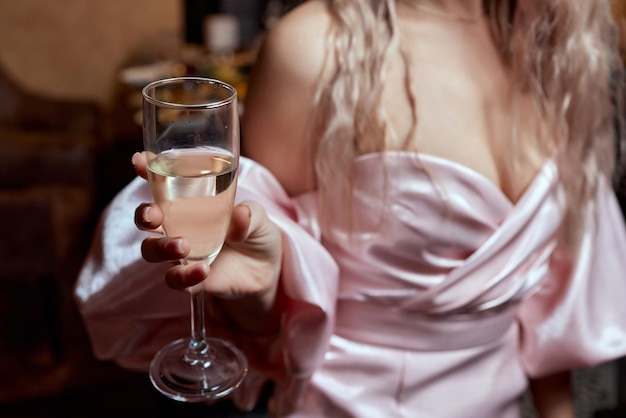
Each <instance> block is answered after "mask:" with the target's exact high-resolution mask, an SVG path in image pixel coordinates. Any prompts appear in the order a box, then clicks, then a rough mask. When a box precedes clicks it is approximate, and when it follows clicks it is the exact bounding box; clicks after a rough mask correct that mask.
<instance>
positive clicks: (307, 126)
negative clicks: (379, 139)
mask: <svg viewBox="0 0 626 418" xmlns="http://www.w3.org/2000/svg"><path fill="white" fill-rule="evenodd" d="M331 22H332V19H331V15H330V13H329V11H328V9H327V6H326V3H325V2H324V1H321V0H311V1H307V2H305V3H304V4H302V5H300V6H298V7H297V8H295V9H293V10H292V11H291V12H289V13H288V14H287V15H285V16H283V17H282V18H281V19H280V20H279V21H278V22H277V23H276V24H275V25H274V26H273V27H272V28H271V30H270V31H269V33H268V34H267V35H266V37H265V39H264V42H263V46H262V48H261V50H260V52H259V55H258V58H257V61H256V62H255V65H254V68H253V72H252V76H251V78H250V82H249V85H248V93H247V95H246V101H245V110H244V114H243V119H242V152H243V154H244V155H246V156H248V157H250V158H252V159H254V160H256V161H257V162H259V163H261V164H263V165H264V166H266V167H267V168H268V169H269V170H270V171H271V172H272V173H273V174H274V175H275V176H276V178H277V179H278V180H279V181H280V182H281V184H282V185H283V186H284V188H285V190H286V191H287V192H288V193H289V194H291V195H296V194H299V193H302V192H306V191H308V190H311V189H313V188H314V187H315V176H314V170H313V153H312V152H311V151H312V143H313V141H312V136H311V115H313V114H314V113H315V93H316V91H317V86H318V85H319V83H320V82H323V81H322V79H323V77H324V74H325V71H326V69H327V68H328V67H327V66H326V64H327V61H326V59H327V58H328V56H327V52H328V51H327V45H326V38H327V37H326V33H327V31H328V29H329V28H330V25H331Z"/></svg>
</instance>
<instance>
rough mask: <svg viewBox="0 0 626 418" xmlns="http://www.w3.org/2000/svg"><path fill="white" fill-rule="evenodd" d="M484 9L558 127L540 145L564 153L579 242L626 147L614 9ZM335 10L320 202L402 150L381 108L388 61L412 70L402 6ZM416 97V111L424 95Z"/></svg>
mask: <svg viewBox="0 0 626 418" xmlns="http://www.w3.org/2000/svg"><path fill="white" fill-rule="evenodd" d="M483 4H484V11H485V13H486V15H487V16H488V17H489V19H490V22H491V24H492V27H493V31H494V34H495V38H496V40H497V43H498V46H499V49H500V52H501V54H502V57H503V58H504V60H505V62H506V63H507V65H509V67H510V69H511V71H512V72H513V76H514V80H515V81H516V83H518V87H519V89H518V90H519V91H524V92H526V93H529V94H530V96H531V97H532V98H533V100H534V103H535V108H536V110H537V113H538V117H539V118H541V119H542V120H544V121H546V122H547V124H548V126H549V131H550V135H546V137H545V138H542V137H540V138H537V140H538V143H537V144H535V145H536V146H537V149H538V150H543V151H544V152H545V153H546V157H548V155H547V153H548V152H551V151H549V150H554V149H555V148H556V151H557V153H556V155H557V157H556V158H557V164H558V167H559V175H560V177H561V180H562V183H563V184H564V188H565V196H566V205H565V208H566V209H565V213H564V221H563V223H562V227H561V232H562V233H561V235H562V236H561V238H562V240H563V241H564V242H565V243H566V244H568V245H571V244H575V243H576V242H577V240H578V238H579V236H580V232H581V229H582V226H581V225H583V224H584V222H582V221H583V220H584V219H585V217H586V216H587V215H588V214H589V213H590V212H591V211H592V210H589V209H590V208H591V206H592V205H591V202H592V196H593V194H594V191H595V187H596V185H597V178H598V176H600V175H606V176H609V177H612V176H613V174H614V171H615V170H614V169H615V168H616V167H617V165H616V164H615V162H616V161H618V160H619V161H621V160H622V159H621V158H618V157H620V156H621V157H623V155H624V149H625V148H624V137H623V135H618V134H617V132H618V131H621V130H622V129H619V128H620V127H623V123H622V122H621V120H622V116H623V105H622V101H623V97H622V91H621V90H622V84H623V62H622V60H621V58H620V55H619V45H618V44H619V35H618V31H617V27H616V25H615V22H614V19H613V16H612V13H611V5H610V1H609V0H597V1H589V0H524V1H520V2H517V1H515V0H484V2H483ZM328 7H329V10H330V11H331V13H332V15H333V17H334V21H335V22H334V25H333V26H332V31H331V33H330V34H329V36H328V42H329V47H330V49H331V51H332V56H331V57H330V58H331V60H332V62H334V63H335V66H334V68H335V70H334V73H333V76H332V78H331V80H330V82H329V83H327V84H325V85H321V87H320V89H319V91H318V95H317V98H316V100H317V103H318V106H317V109H318V114H317V115H316V119H315V120H316V128H317V129H316V135H317V138H318V140H317V142H316V144H315V146H316V147H317V150H316V165H315V169H316V175H317V181H318V187H319V190H320V196H321V199H324V198H325V196H326V195H327V193H329V191H330V190H332V189H336V188H337V187H339V188H341V189H342V190H343V191H344V192H345V193H344V195H345V196H346V197H347V198H348V200H349V196H350V190H351V185H352V174H351V173H352V170H351V167H352V162H353V161H354V159H355V157H357V156H358V155H361V154H364V153H368V152H377V151H383V150H385V149H386V147H387V146H388V145H387V144H390V143H397V142H395V141H390V140H389V139H390V136H393V135H394V133H393V130H392V129H391V127H390V125H389V123H388V121H387V118H386V115H385V114H384V110H383V108H382V104H381V102H382V101H381V96H382V89H383V86H382V80H383V79H384V73H385V70H386V64H387V61H388V58H389V57H390V55H391V54H392V53H396V52H397V51H399V52H400V53H401V54H402V56H403V57H404V58H405V64H406V65H407V66H408V65H409V63H408V59H407V58H406V56H405V54H404V53H403V52H402V48H401V47H400V42H399V37H400V32H399V28H398V19H397V13H396V0H328ZM406 73H407V77H410V76H409V75H408V74H409V73H410V72H409V71H406ZM405 81H406V84H407V86H409V85H410V79H408V78H407V80H405ZM407 92H408V93H407V94H408V96H409V99H410V102H411V103H412V105H413V108H414V111H415V108H416V101H417V100H419V97H416V96H415V95H414V94H413V93H411V89H407ZM414 113H415V114H416V112H414ZM413 122H414V125H416V124H417V123H418V117H417V115H416V117H415V119H414V121H413ZM510 140H511V141H514V140H515V135H511V139H510ZM555 141H556V142H555ZM400 144H401V145H400V146H401V147H406V148H408V147H409V143H408V142H406V143H402V142H401V143H400ZM510 145H511V146H512V147H515V145H516V144H510ZM348 203H349V202H348ZM322 207H323V206H322ZM591 209H592V208H591ZM322 224H324V217H323V213H322Z"/></svg>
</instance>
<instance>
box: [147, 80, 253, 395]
mask: <svg viewBox="0 0 626 418" xmlns="http://www.w3.org/2000/svg"><path fill="white" fill-rule="evenodd" d="M143 136H144V148H145V150H146V151H147V154H148V182H149V184H150V190H151V192H152V197H153V199H154V201H155V202H156V203H157V204H159V206H160V207H161V209H162V210H163V213H164V221H163V230H164V232H165V234H166V235H168V236H183V237H185V238H186V239H187V240H188V241H189V243H190V245H191V251H190V254H189V256H188V257H186V258H185V259H184V260H183V263H209V264H210V263H211V262H213V260H214V259H215V258H216V257H217V255H218V254H219V252H220V250H221V248H222V245H223V243H224V239H225V236H226V232H227V230H228V226H229V224H230V217H231V213H232V210H233V204H234V199H235V190H236V187H237V169H238V166H239V118H238V109H237V93H236V90H235V89H234V88H233V87H231V86H229V85H228V84H226V83H223V82H221V81H218V80H212V79H207V78H200V77H178V78H171V79H166V80H159V81H155V82H153V83H151V84H148V85H147V86H146V87H144V89H143ZM198 288H199V286H195V287H194V288H193V290H192V289H189V293H190V296H191V335H190V337H189V338H183V339H179V340H176V341H173V342H171V343H170V344H168V345H166V346H165V347H163V348H162V349H161V350H160V351H159V352H158V353H157V355H156V356H155V357H154V359H153V360H152V363H151V365H150V380H151V381H152V384H153V385H154V387H155V388H156V389H158V390H159V391H160V392H161V393H163V394H164V395H166V396H168V397H170V398H172V399H175V400H178V401H183V402H200V401H207V400H212V399H219V398H221V397H223V396H226V395H228V394H229V393H231V392H232V391H233V390H234V389H236V388H237V387H238V386H239V385H240V384H241V382H242V381H243V379H244V377H245V375H246V373H247V370H248V365H247V361H246V358H245V356H244V355H243V354H242V353H241V351H240V350H239V349H238V348H237V347H235V346H234V345H233V344H231V343H230V342H228V341H224V340H221V339H217V338H209V337H207V336H206V332H205V322H204V321H205V316H204V292H203V291H202V290H201V289H198Z"/></svg>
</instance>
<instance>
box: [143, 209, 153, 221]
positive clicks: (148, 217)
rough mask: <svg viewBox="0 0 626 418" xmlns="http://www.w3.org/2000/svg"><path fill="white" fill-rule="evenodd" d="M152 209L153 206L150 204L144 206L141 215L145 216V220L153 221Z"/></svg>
mask: <svg viewBox="0 0 626 418" xmlns="http://www.w3.org/2000/svg"><path fill="white" fill-rule="evenodd" d="M151 210H152V208H151V207H150V206H146V207H144V208H143V211H142V212H141V217H142V218H143V220H144V221H146V222H151V221H152V219H150V211H151Z"/></svg>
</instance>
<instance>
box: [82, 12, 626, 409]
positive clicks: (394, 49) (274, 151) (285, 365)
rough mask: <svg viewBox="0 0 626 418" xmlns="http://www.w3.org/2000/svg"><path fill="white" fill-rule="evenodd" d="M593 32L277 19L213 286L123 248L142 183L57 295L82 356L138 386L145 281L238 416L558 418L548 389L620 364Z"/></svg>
mask: <svg viewBox="0 0 626 418" xmlns="http://www.w3.org/2000/svg"><path fill="white" fill-rule="evenodd" d="M612 31H613V25H612V22H611V17H610V7H609V2H608V1H594V2H587V1H583V0H568V1H566V0H550V1H546V0H531V1H524V2H515V1H504V0H503V1H495V0H494V1H486V2H484V4H483V2H481V1H479V0H432V1H428V0H395V1H394V0H369V1H359V0H329V1H309V2H306V3H305V4H303V5H302V6H300V7H298V8H296V9H295V10H293V11H292V12H290V13H289V14H288V15H287V16H285V17H284V18H283V19H282V20H281V21H279V23H277V24H276V25H275V26H274V27H273V28H272V30H271V32H270V33H269V34H268V36H267V38H266V40H265V43H264V47H263V50H262V51H261V54H260V57H259V60H258V63H257V64H256V69H255V74H254V77H253V79H252V81H251V84H250V87H249V91H248V95H247V100H246V107H245V109H246V110H245V113H244V118H243V123H242V128H243V150H244V152H245V154H246V155H247V156H248V157H249V158H251V160H248V159H244V160H243V161H242V171H241V173H240V183H239V189H238V199H239V200H240V201H242V202H244V203H243V204H241V205H240V206H238V207H237V208H236V209H235V216H234V218H233V219H234V220H233V225H232V230H231V236H230V241H229V243H228V246H227V247H225V249H224V251H223V253H222V254H221V255H220V257H219V258H218V260H217V261H216V262H215V264H214V265H213V266H212V267H211V270H210V271H209V269H208V268H206V266H191V267H190V266H174V267H172V266H171V264H164V263H162V262H163V261H175V260H177V259H180V258H181V257H183V256H184V255H185V254H186V252H187V251H188V244H187V242H186V241H185V240H184V239H182V238H157V237H154V236H148V235H146V234H141V233H139V232H138V231H133V230H132V224H131V221H129V220H128V218H126V219H124V217H125V216H126V217H128V215H127V214H126V213H122V211H128V209H129V208H132V207H134V206H137V205H139V203H140V202H142V201H148V200H149V193H148V191H147V188H146V186H145V184H144V183H143V181H142V180H141V179H139V180H137V181H135V182H133V183H132V184H131V185H129V186H128V187H127V189H125V190H124V191H123V192H122V193H121V194H120V195H119V196H118V197H117V198H116V200H115V201H114V202H113V203H112V205H111V207H110V208H109V209H108V212H107V213H106V215H105V216H104V218H103V224H102V228H101V229H100V230H99V234H100V235H98V236H97V237H96V238H95V246H94V248H93V250H92V255H91V256H90V258H89V259H88V260H87V262H86V264H85V267H84V269H83V272H82V274H81V277H80V280H79V283H78V285H77V289H76V294H77V298H78V302H79V304H80V306H81V310H82V313H83V315H84V317H85V320H86V323H87V325H88V328H89V330H90V333H91V336H92V338H93V341H94V347H95V351H96V354H97V355H98V356H99V357H101V358H113V359H115V360H117V361H118V362H119V363H120V364H121V365H123V366H126V367H133V368H138V369H145V368H146V367H147V362H149V360H150V359H151V358H152V356H153V354H154V352H155V351H156V350H157V349H158V348H160V347H161V346H162V345H163V344H164V343H166V342H169V341H171V340H172V339H173V338H174V337H175V336H184V335H185V333H186V332H187V329H186V322H187V305H186V302H185V300H184V299H180V300H179V299H177V298H176V297H175V296H172V295H173V294H176V293H177V292H171V291H170V292H168V291H167V290H165V289H164V288H163V286H162V285H161V283H160V282H159V283H156V282H158V281H157V280H155V279H154V277H156V276H158V275H159V274H163V273H165V275H166V280H167V283H168V284H169V286H170V287H172V288H175V289H184V288H187V287H189V286H192V285H196V284H198V283H200V282H202V286H203V287H204V288H205V290H206V291H207V292H208V293H209V294H211V295H213V297H212V299H211V302H212V306H214V307H215V309H213V315H214V317H213V318H212V319H210V323H212V324H220V323H221V324H228V326H224V329H223V330H222V331H223V332H224V333H225V334H226V335H228V336H229V337H230V338H232V339H233V340H234V341H235V343H236V344H237V345H238V346H239V347H242V348H244V349H246V353H247V355H248V357H249V358H250V359H251V362H252V364H253V371H252V373H251V374H250V376H249V377H248V378H247V380H246V381H245V382H244V386H243V387H242V388H241V389H240V390H239V391H237V392H236V393H235V398H236V401H237V402H238V404H239V405H241V406H242V408H250V407H251V406H252V405H253V404H254V401H255V397H256V394H258V391H259V390H260V387H261V385H262V384H263V382H264V381H265V379H268V378H269V379H272V380H274V381H275V383H276V386H275V395H274V398H273V402H272V411H273V412H274V413H275V414H276V415H277V416H284V415H289V416H294V417H303V416H316V417H381V416H385V417H387V416H394V417H395V416H397V417H405V416H406V417H437V418H441V417H444V418H445V417H468V416H472V417H474V416H480V417H487V418H489V417H493V418H496V417H497V418H502V417H519V416H520V399H521V396H522V394H523V393H524V392H525V390H526V388H527V385H528V382H530V385H531V388H532V389H533V394H534V395H535V404H536V406H537V409H538V411H539V412H540V414H541V416H542V417H561V416H563V417H565V416H572V415H573V411H572V406H571V396H570V393H569V388H568V374H567V373H568V371H569V370H571V369H572V368H576V367H584V366H590V365H593V364H597V363H600V362H604V361H608V360H610V359H613V358H616V357H619V356H622V355H624V354H625V353H626V320H625V319H624V318H626V307H624V304H623V303H621V294H623V292H625V291H626V281H625V280H623V271H624V268H625V267H626V264H625V263H624V261H623V259H624V257H623V256H624V254H626V232H625V228H624V223H623V220H622V217H621V214H620V212H619V208H618V206H617V205H616V202H615V197H614V195H613V193H612V192H611V187H610V186H611V185H610V176H611V175H612V172H613V161H614V157H615V156H614V153H613V139H614V131H613V125H612V120H613V115H614V111H615V108H614V104H613V101H614V98H617V97H619V95H616V94H613V90H612V89H613V87H616V86H617V85H616V84H612V83H611V82H610V80H611V78H610V72H611V70H612V69H613V68H615V66H617V65H619V61H618V58H617V57H618V54H617V46H616V45H614V44H613V42H614V36H615V35H614V33H613V32H612ZM133 161H134V163H135V164H136V168H137V172H138V173H139V174H140V175H141V176H145V160H144V159H143V157H142V156H140V155H136V156H135V157H134V159H133ZM161 221H162V213H161V211H160V208H159V207H158V206H155V205H153V204H141V205H139V206H138V209H137V212H136V223H137V225H138V226H139V227H140V228H141V229H145V230H148V231H153V230H156V229H157V228H158V227H159V226H160V223H161ZM121 222H126V223H127V224H126V225H122V224H121ZM140 241H143V244H142V251H143V252H142V255H143V257H144V258H145V260H147V261H149V262H153V264H150V266H152V267H151V268H150V267H146V264H145V263H144V262H143V260H141V257H140V256H139V255H138V252H137V251H138V250H137V248H138V247H139V242H140ZM130 249H132V250H133V251H128V250H130ZM146 300H148V301H153V303H148V304H147V303H146ZM146 305H147V306H146ZM129 323H130V324H132V326H129V325H128V324H129ZM120 324H125V325H124V326H120ZM233 324H235V325H233Z"/></svg>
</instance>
